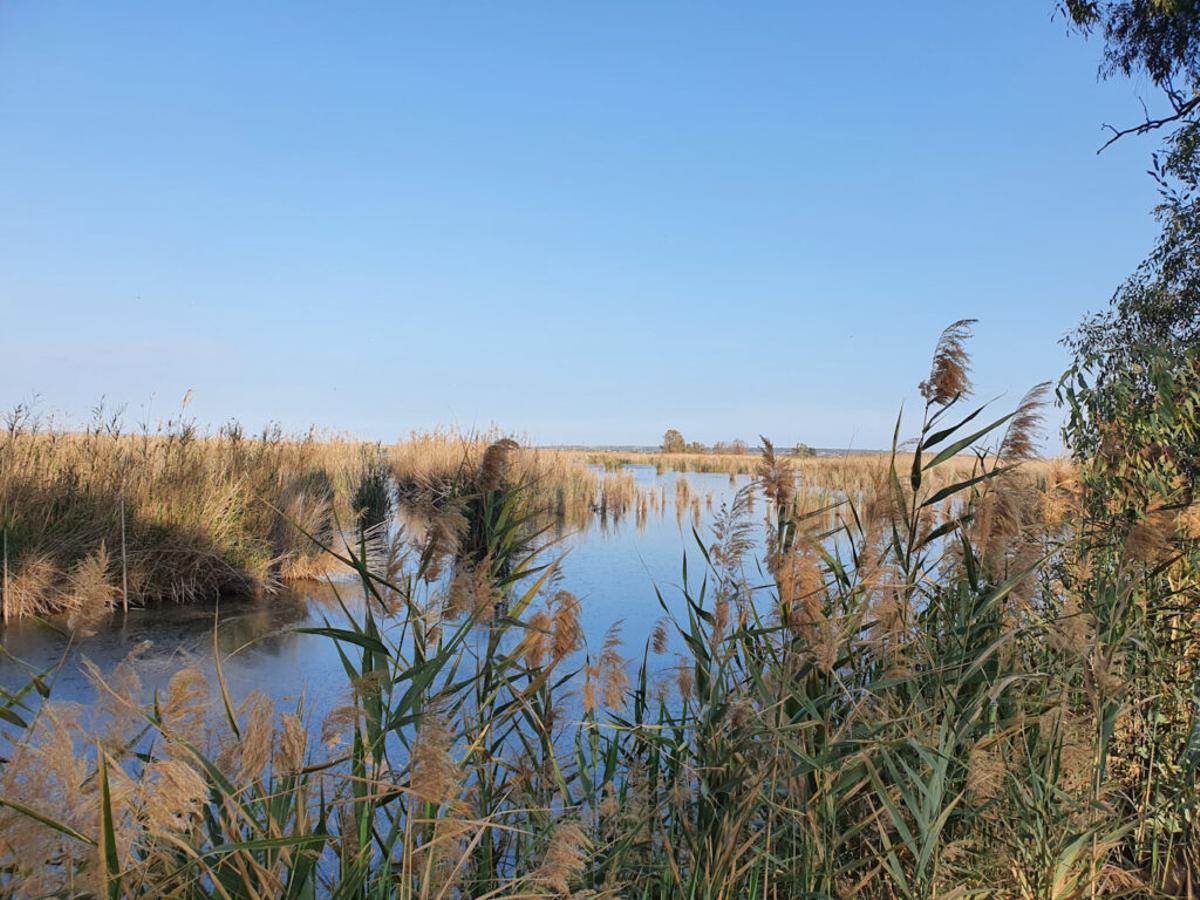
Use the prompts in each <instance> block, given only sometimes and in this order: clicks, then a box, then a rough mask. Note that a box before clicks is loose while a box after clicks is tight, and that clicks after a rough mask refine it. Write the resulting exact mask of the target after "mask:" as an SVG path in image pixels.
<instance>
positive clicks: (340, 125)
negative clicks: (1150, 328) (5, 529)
mask: <svg viewBox="0 0 1200 900" xmlns="http://www.w3.org/2000/svg"><path fill="white" fill-rule="evenodd" d="M1053 6H1054V4H1053V3H1052V2H1051V0H1012V2H1004V3H962V2H958V0H952V2H951V0H948V2H932V0H931V2H924V3H918V4H912V3H905V4H896V3H883V2H877V3H862V4H854V5H853V6H851V5H844V4H835V3H819V4H818V3H811V2H809V3H796V2H778V3H774V2H756V3H752V4H747V3H738V4H733V3H723V4H717V3H709V2H700V3H694V2H688V3H684V2H656V3H649V4H646V3H633V2H611V3H609V2H605V3H569V4H568V3H550V2H545V3H532V2H520V0H516V2H506V3H467V2H462V3H453V4H443V3H438V4H435V3H405V4H397V3H384V2H365V0H364V2H356V3H344V4H330V3H315V2H313V3H309V2H297V0H289V2H255V3H245V2H224V0H218V2H207V3H191V4H176V3H159V2H107V3H87V4H82V3H58V2H47V0H8V2H4V3H0V407H12V406H13V405H14V404H16V403H18V402H21V401H27V400H30V399H31V398H33V397H35V396H36V397H37V398H38V400H37V408H38V409H39V410H40V411H41V412H42V414H43V415H53V416H58V417H61V418H63V419H64V420H65V421H72V422H77V423H82V422H84V421H86V419H87V416H88V414H89V410H90V409H91V408H92V407H94V406H95V405H96V404H97V403H99V402H100V401H101V400H103V401H104V402H105V403H106V404H107V405H108V406H109V407H113V406H120V405H125V406H126V410H127V412H126V419H127V421H129V422H139V421H148V422H153V421H155V420H157V419H158V418H160V417H164V416H168V415H171V414H172V413H174V412H176V411H178V409H179V407H180V403H181V399H182V398H183V397H184V395H185V393H186V392H188V391H191V397H192V400H191V402H190V405H189V406H188V409H187V413H188V414H189V415H191V416H194V417H195V418H196V419H197V420H198V421H199V422H200V423H202V424H211V425H218V424H220V423H222V422H225V421H227V420H229V419H238V420H240V421H241V422H243V423H244V424H245V425H247V426H248V427H249V428H251V429H257V428H259V427H261V426H262V425H263V424H265V423H268V422H278V423H280V424H281V425H282V426H283V427H284V428H285V429H287V430H290V431H300V430H304V429H307V428H308V427H309V426H313V425H315V426H317V427H318V428H319V429H321V430H323V431H331V432H336V433H344V434H352V435H357V436H361V437H364V438H369V439H373V440H385V441H387V440H395V439H397V438H399V437H402V436H405V435H407V434H408V433H409V432H411V431H413V430H425V429H429V428H434V427H438V426H442V427H454V428H459V429H464V430H482V429H487V428H489V427H491V426H498V427H500V428H502V429H504V430H506V431H508V432H511V433H517V434H520V435H522V436H524V437H525V438H527V439H528V440H531V441H533V442H536V443H540V444H653V443H657V442H658V440H659V439H660V437H661V435H662V433H663V431H664V429H666V428H667V427H674V428H677V429H679V430H681V431H682V432H683V433H684V435H685V436H686V437H687V438H688V439H689V440H700V441H703V442H706V443H709V442H713V441H717V440H729V439H732V438H736V437H740V438H743V439H746V440H751V441H754V440H756V439H757V436H758V435H760V434H765V435H767V436H768V437H771V438H772V439H773V440H774V441H775V442H776V443H777V444H779V445H791V444H792V443H794V442H796V441H804V442H806V443H808V444H810V445H813V446H821V447H854V448H878V447H882V446H885V445H886V444H887V443H888V442H889V441H890V438H891V434H892V428H893V425H894V424H895V418H896V415H897V413H898V411H899V410H900V408H901V406H902V404H903V405H906V408H907V409H908V410H909V415H910V416H912V415H915V414H916V412H917V399H916V394H915V386H916V384H917V383H918V382H919V381H920V380H921V379H922V378H924V377H925V376H926V375H927V374H928V369H929V359H930V355H931V352H932V349H933V346H934V344H935V342H936V339H937V336H938V334H939V332H940V331H941V329H942V328H943V327H945V326H946V325H947V324H948V323H950V322H952V321H954V320H956V319H960V318H964V317H973V318H978V319H979V324H978V326H977V329H976V330H977V337H976V339H975V340H974V341H973V342H972V344H971V350H972V353H973V356H974V371H975V377H976V385H977V396H978V397H979V398H981V399H991V398H994V397H995V398H998V399H997V400H996V404H997V410H998V412H1002V411H1004V410H1005V409H1006V408H1007V407H1011V406H1012V405H1014V404H1015V403H1016V402H1017V401H1018V400H1019V398H1020V396H1021V395H1022V394H1023V392H1024V391H1025V390H1026V389H1027V388H1028V387H1030V386H1031V385H1033V384H1034V383H1036V382H1039V381H1042V380H1046V379H1054V378H1057V377H1058V375H1059V374H1060V373H1061V372H1062V371H1063V369H1064V368H1065V366H1066V365H1067V363H1068V357H1067V355H1066V353H1065V351H1064V350H1063V348H1062V347H1060V346H1059V344H1058V341H1059V340H1060V338H1061V337H1062V336H1063V335H1064V334H1066V333H1067V332H1069V331H1070V330H1071V329H1072V328H1073V327H1074V326H1075V325H1076V324H1077V323H1078V321H1079V320H1080V318H1081V317H1082V316H1083V315H1084V314H1085V313H1087V312H1088V311H1090V310H1097V309H1100V308H1101V307H1103V306H1104V305H1105V304H1106V303H1107V301H1108V298H1109V297H1110V296H1111V295H1112V292H1113V290H1114V289H1115V288H1116V287H1117V286H1118V284H1119V283H1120V282H1121V281H1122V280H1123V279H1124V278H1125V277H1126V276H1127V275H1128V274H1129V273H1130V272H1132V271H1133V269H1134V268H1135V267H1136V265H1137V264H1138V262H1139V261H1140V260H1141V259H1142V258H1143V257H1144V256H1145V254H1146V252H1147V250H1148V249H1149V248H1150V247H1151V245H1152V242H1153V238H1154V234H1155V231H1156V228H1155V224H1154V221H1153V219H1152V217H1151V215H1150V211H1151V209H1152V207H1153V205H1154V203H1155V200H1156V193H1155V188H1154V185H1153V183H1152V181H1151V180H1150V178H1149V177H1148V176H1147V175H1146V174H1145V170H1146V169H1147V167H1148V163H1149V158H1150V153H1151V152H1152V150H1153V149H1154V143H1153V139H1127V140H1124V141H1122V142H1120V143H1118V144H1117V145H1115V146H1113V147H1112V148H1110V149H1108V150H1106V151H1105V152H1104V153H1102V154H1100V155H1097V154H1096V152H1095V151H1096V150H1097V148H1098V147H1099V146H1100V145H1101V144H1102V143H1103V141H1104V134H1103V133H1102V130H1101V127H1102V125H1103V124H1104V123H1106V122H1111V123H1119V124H1129V123H1130V122H1131V121H1136V120H1137V119H1138V118H1139V116H1140V115H1141V106H1140V105H1139V97H1145V98H1146V99H1147V101H1148V102H1150V103H1152V102H1153V99H1154V95H1153V89H1152V87H1151V86H1149V85H1147V84H1144V83H1138V82H1125V81H1113V82H1101V81H1099V80H1098V79H1097V75H1096V70H1097V63H1098V61H1099V58H1100V53H1101V46H1100V44H1099V42H1098V41H1097V40H1095V39H1093V40H1090V41H1085V40H1083V39H1082V38H1080V37H1079V36H1078V35H1072V34H1069V33H1068V31H1067V28H1066V26H1065V23H1064V22H1063V21H1061V20H1055V19H1053V17H1052V12H1053ZM913 427H915V423H914V426H913ZM910 430H911V429H910ZM1052 443H1056V439H1053V440H1052Z"/></svg>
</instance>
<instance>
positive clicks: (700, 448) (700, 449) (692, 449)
mask: <svg viewBox="0 0 1200 900" xmlns="http://www.w3.org/2000/svg"><path fill="white" fill-rule="evenodd" d="M683 452H684V453H707V452H708V448H707V447H705V446H704V445H703V444H702V443H700V442H699V441H692V442H690V443H689V444H688V445H687V446H686V447H684V448H683Z"/></svg>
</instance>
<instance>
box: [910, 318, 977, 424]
mask: <svg viewBox="0 0 1200 900" xmlns="http://www.w3.org/2000/svg"><path fill="white" fill-rule="evenodd" d="M977 321H978V320H977V319H959V320H958V321H957V322H954V323H953V324H952V325H950V326H948V327H947V328H946V330H945V331H943V332H942V336H941V337H940V338H938V342H937V347H936V348H935V349H934V352H933V367H932V368H931V369H930V372H929V380H928V381H922V382H921V384H920V385H919V388H920V391H921V396H922V397H924V398H925V400H926V402H928V403H932V404H935V405H937V406H947V405H948V404H950V403H953V402H954V401H955V400H957V399H958V398H959V397H963V396H966V395H968V394H970V393H971V381H970V379H969V378H968V377H967V373H968V372H969V371H970V364H971V358H970V356H969V355H968V354H967V350H966V347H965V344H966V341H967V339H968V338H970V337H971V334H972V331H971V326H972V325H974V324H975V323H976V322H977Z"/></svg>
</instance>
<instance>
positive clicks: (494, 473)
mask: <svg viewBox="0 0 1200 900" xmlns="http://www.w3.org/2000/svg"><path fill="white" fill-rule="evenodd" d="M516 450H517V442H516V441H514V440H513V439H512V438H501V439H500V440H498V441H494V442H493V443H491V444H489V445H488V448H487V450H485V451H484V452H483V462H481V463H480V465H479V487H480V488H481V489H482V490H485V491H494V490H496V489H497V488H499V487H500V486H501V485H502V484H503V483H504V479H505V477H506V476H507V475H508V470H509V465H510V462H511V457H512V455H513V453H514V452H515V451H516Z"/></svg>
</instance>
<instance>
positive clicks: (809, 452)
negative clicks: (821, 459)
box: [792, 441, 817, 458]
mask: <svg viewBox="0 0 1200 900" xmlns="http://www.w3.org/2000/svg"><path fill="white" fill-rule="evenodd" d="M792 455H793V456H799V457H801V458H807V457H810V456H816V455H817V451H816V450H814V449H813V448H812V447H810V446H808V444H806V443H804V442H803V441H801V442H800V443H798V444H796V448H795V449H794V450H792Z"/></svg>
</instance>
